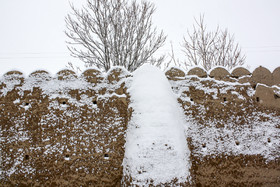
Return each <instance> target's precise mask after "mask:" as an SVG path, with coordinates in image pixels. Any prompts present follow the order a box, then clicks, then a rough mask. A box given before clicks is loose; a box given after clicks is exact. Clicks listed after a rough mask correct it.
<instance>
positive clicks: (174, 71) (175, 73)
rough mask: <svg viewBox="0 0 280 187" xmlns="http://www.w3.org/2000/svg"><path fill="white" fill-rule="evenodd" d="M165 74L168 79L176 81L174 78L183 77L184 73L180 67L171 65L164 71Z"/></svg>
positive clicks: (179, 78)
mask: <svg viewBox="0 0 280 187" xmlns="http://www.w3.org/2000/svg"><path fill="white" fill-rule="evenodd" d="M165 75H166V77H167V78H168V79H169V80H174V81H176V80H181V79H184V78H185V75H186V74H185V73H184V71H182V70H181V69H179V68H176V67H172V68H170V69H169V70H168V71H166V72H165Z"/></svg>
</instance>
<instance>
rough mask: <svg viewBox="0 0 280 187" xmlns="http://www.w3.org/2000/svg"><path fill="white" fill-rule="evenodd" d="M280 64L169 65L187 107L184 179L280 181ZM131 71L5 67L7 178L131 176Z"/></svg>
mask: <svg viewBox="0 0 280 187" xmlns="http://www.w3.org/2000/svg"><path fill="white" fill-rule="evenodd" d="M278 70H279V68H277V70H275V71H274V72H273V74H271V73H270V72H268V71H267V70H266V69H264V68H260V69H258V70H255V71H254V72H253V73H250V72H249V71H248V70H246V69H244V68H237V69H236V70H233V71H232V72H228V71H227V70H225V69H221V68H220V67H219V68H218V69H214V70H213V71H211V72H208V73H207V72H206V71H205V70H203V69H201V68H199V67H195V69H191V70H190V71H189V72H187V73H186V72H184V71H182V70H180V69H178V68H171V69H170V70H169V71H167V72H166V76H167V78H168V79H169V80H170V84H171V87H172V89H173V91H174V93H175V94H177V96H178V102H179V103H180V104H181V107H182V109H183V110H184V112H185V116H186V129H188V130H187V131H186V138H187V141H188V144H189V148H190V150H191V164H192V168H191V172H192V183H191V184H185V185H187V186H188V185H190V186H279V184H280V158H279V155H280V154H279V153H280V126H279V124H280V105H279V101H280V100H279V98H280V89H279V85H278V83H279V81H278V78H279V76H278V74H279V73H278V72H279V71H278ZM262 72H264V75H263V74H262ZM131 76H132V75H131V74H130V73H128V72H127V71H126V70H124V69H122V68H114V69H112V70H110V71H109V72H108V73H107V74H103V73H101V72H100V71H98V70H96V69H90V70H86V71H85V72H83V73H82V74H81V75H80V76H78V75H76V74H75V73H74V72H73V71H70V70H63V71H60V72H58V73H57V74H56V75H55V76H51V75H50V74H49V73H48V72H46V71H36V72H34V73H32V74H30V75H29V76H27V77H26V76H24V75H23V74H22V73H21V72H18V71H13V72H8V73H6V74H5V75H3V76H2V77H1V79H0V124H1V131H0V133H1V134H0V135H1V136H0V141H1V144H0V152H1V165H0V172H1V173H0V186H16V185H19V186H130V185H131V182H132V180H133V179H124V178H123V168H122V162H123V158H124V145H125V133H126V128H127V124H128V122H129V120H130V116H131V113H132V110H133V109H132V108H129V103H130V96H129V93H128V91H127V89H128V86H129V84H128V82H129V81H128V80H129V77H131ZM262 77H265V81H263V79H262ZM271 77H272V78H271ZM270 78H271V79H272V81H271V80H270ZM151 181H153V180H152V179H151ZM171 184H176V181H173V182H172V181H171V182H170V183H169V184H165V185H167V186H168V185H171ZM151 186H152V182H151ZM182 186H184V185H183V184H182Z"/></svg>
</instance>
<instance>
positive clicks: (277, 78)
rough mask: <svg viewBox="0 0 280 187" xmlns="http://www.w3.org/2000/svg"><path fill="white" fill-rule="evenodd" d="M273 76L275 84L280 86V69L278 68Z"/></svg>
mask: <svg viewBox="0 0 280 187" xmlns="http://www.w3.org/2000/svg"><path fill="white" fill-rule="evenodd" d="M272 75H273V82H274V84H275V85H279V86H280V67H278V68H276V69H275V70H274V71H273V73H272Z"/></svg>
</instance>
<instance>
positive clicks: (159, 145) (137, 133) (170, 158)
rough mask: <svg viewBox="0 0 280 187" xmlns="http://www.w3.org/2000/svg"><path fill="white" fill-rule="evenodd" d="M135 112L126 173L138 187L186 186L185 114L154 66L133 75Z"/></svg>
mask: <svg viewBox="0 0 280 187" xmlns="http://www.w3.org/2000/svg"><path fill="white" fill-rule="evenodd" d="M128 91H129V93H130V95H131V101H132V102H131V104H130V107H132V108H133V109H134V112H133V114H132V119H131V121H130V122H129V125H128V131H127V137H126V146H125V149H126V150H125V158H124V163H123V165H124V173H125V175H129V174H130V176H131V177H132V178H133V181H134V184H135V185H140V186H142V185H145V184H146V182H147V181H150V180H151V179H152V181H153V184H154V185H158V184H160V183H167V182H171V181H172V180H173V179H175V178H177V179H178V182H186V180H187V178H188V177H189V175H190V174H189V169H190V165H191V164H190V161H189V154H190V151H189V149H188V145H187V141H186V136H185V134H186V133H185V132H184V125H185V120H184V113H183V111H182V109H181V108H180V106H179V104H178V102H177V98H176V96H175V94H174V93H173V92H172V89H171V86H170V84H169V82H168V80H167V78H166V77H165V75H164V73H163V72H162V71H161V70H159V69H158V68H156V67H153V66H151V65H144V66H142V67H141V68H139V69H138V70H136V71H135V72H134V75H133V78H132V81H131V85H130V89H129V90H128Z"/></svg>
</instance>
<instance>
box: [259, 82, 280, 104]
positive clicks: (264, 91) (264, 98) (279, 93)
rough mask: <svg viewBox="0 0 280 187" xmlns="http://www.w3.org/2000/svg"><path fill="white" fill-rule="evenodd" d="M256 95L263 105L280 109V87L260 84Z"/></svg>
mask: <svg viewBox="0 0 280 187" xmlns="http://www.w3.org/2000/svg"><path fill="white" fill-rule="evenodd" d="M255 97H256V101H257V102H258V103H260V104H261V105H264V106H266V107H273V108H279V109H280V89H277V88H273V87H267V86H265V85H258V86H257V88H256V94H255Z"/></svg>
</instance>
